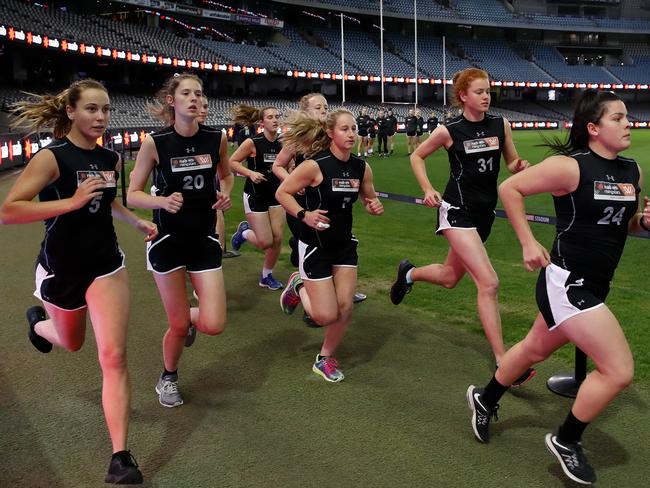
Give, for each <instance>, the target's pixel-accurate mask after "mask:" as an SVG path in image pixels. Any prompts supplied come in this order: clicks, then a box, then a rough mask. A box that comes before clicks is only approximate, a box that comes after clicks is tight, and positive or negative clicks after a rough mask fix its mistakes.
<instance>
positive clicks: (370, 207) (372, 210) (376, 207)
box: [365, 197, 384, 215]
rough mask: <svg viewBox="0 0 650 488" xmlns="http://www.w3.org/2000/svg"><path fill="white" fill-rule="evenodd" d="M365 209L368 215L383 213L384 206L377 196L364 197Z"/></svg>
mask: <svg viewBox="0 0 650 488" xmlns="http://www.w3.org/2000/svg"><path fill="white" fill-rule="evenodd" d="M365 200H366V210H367V211H368V213H369V214H370V215H381V214H383V213H384V206H383V205H382V203H381V202H380V201H379V198H377V197H375V198H366V199H365Z"/></svg>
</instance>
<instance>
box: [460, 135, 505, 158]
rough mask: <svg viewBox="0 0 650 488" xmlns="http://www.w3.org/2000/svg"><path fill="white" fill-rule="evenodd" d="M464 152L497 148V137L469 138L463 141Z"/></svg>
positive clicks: (469, 152)
mask: <svg viewBox="0 0 650 488" xmlns="http://www.w3.org/2000/svg"><path fill="white" fill-rule="evenodd" d="M463 146H465V154H472V153H478V152H485V151H494V150H497V149H499V138H498V137H481V138H480V139H470V140H469V141H463Z"/></svg>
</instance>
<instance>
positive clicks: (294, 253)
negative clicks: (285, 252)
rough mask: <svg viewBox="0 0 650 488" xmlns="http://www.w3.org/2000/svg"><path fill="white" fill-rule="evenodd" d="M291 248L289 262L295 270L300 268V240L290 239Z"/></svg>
mask: <svg viewBox="0 0 650 488" xmlns="http://www.w3.org/2000/svg"><path fill="white" fill-rule="evenodd" d="M289 247H290V248H291V256H290V257H289V260H290V261H291V265H292V266H293V267H294V268H297V267H298V264H300V263H299V262H298V240H297V239H296V238H295V237H293V236H291V237H289Z"/></svg>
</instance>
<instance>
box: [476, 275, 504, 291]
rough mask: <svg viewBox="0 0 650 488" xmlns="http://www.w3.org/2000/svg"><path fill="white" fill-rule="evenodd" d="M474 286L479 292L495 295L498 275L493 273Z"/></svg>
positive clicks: (497, 289) (497, 286)
mask: <svg viewBox="0 0 650 488" xmlns="http://www.w3.org/2000/svg"><path fill="white" fill-rule="evenodd" d="M476 286H477V288H478V290H479V293H484V294H487V295H491V296H497V293H498V292H499V277H498V276H497V275H496V274H494V275H492V276H490V277H489V278H485V279H483V280H480V281H479V282H478V283H477V284H476Z"/></svg>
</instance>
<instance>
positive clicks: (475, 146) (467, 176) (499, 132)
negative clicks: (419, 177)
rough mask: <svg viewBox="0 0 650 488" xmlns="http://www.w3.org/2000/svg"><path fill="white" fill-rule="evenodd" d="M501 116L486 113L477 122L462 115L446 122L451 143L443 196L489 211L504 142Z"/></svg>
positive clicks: (453, 201) (495, 198) (453, 202)
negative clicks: (448, 167) (447, 176)
mask: <svg viewBox="0 0 650 488" xmlns="http://www.w3.org/2000/svg"><path fill="white" fill-rule="evenodd" d="M503 124H504V121H503V117H500V116H496V115H489V114H485V118H484V119H483V120H481V121H480V122H470V121H469V120H467V119H466V118H465V117H463V116H462V115H459V116H458V117H455V118H453V119H452V120H450V121H449V122H448V123H447V130H448V131H449V134H450V135H451V139H452V141H453V144H452V145H451V147H450V148H449V149H447V153H448V154H449V165H450V176H449V182H448V183H447V188H445V193H444V195H443V199H444V200H445V201H446V202H449V203H451V204H452V205H457V206H460V207H463V208H466V209H472V210H479V211H490V210H494V208H495V207H496V205H497V199H498V194H497V178H498V176H499V169H500V167H501V153H502V152H503V145H504V144H505V129H504V126H503Z"/></svg>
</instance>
